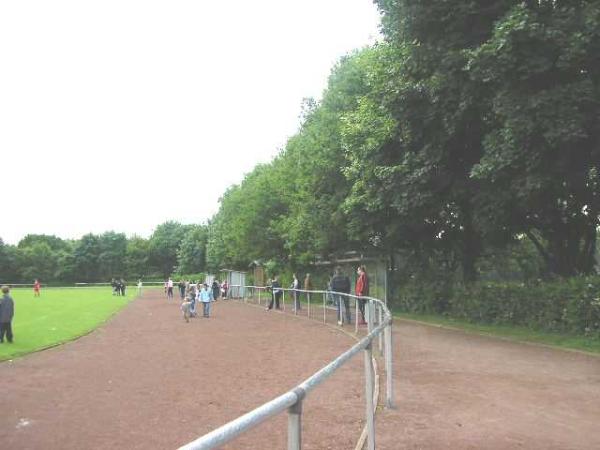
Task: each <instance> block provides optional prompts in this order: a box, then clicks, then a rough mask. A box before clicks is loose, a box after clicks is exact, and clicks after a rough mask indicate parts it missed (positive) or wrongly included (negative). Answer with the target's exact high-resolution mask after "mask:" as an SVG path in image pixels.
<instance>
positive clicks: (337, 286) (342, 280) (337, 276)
mask: <svg viewBox="0 0 600 450" xmlns="http://www.w3.org/2000/svg"><path fill="white" fill-rule="evenodd" d="M327 290H328V291H331V292H332V295H333V299H334V303H335V305H336V309H337V320H338V325H343V324H344V319H343V316H342V303H343V305H344V310H345V313H346V314H345V316H346V317H345V318H346V323H352V313H351V312H350V297H348V296H347V295H340V294H350V278H349V277H348V276H347V275H345V274H344V272H343V271H342V268H341V267H339V266H338V267H336V268H335V272H334V274H333V276H332V277H331V279H330V280H329V286H328V289H327ZM354 294H355V295H356V296H357V297H358V298H357V299H356V301H357V302H358V310H359V312H360V316H361V320H360V321H359V322H358V324H359V325H366V324H367V321H366V320H365V304H366V302H367V301H366V300H365V299H363V298H361V297H368V296H369V276H368V275H367V269H366V267H365V266H363V265H361V266H359V267H358V268H357V269H356V284H355V285H354Z"/></svg>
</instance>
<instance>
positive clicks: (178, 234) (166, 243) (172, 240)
mask: <svg viewBox="0 0 600 450" xmlns="http://www.w3.org/2000/svg"><path fill="white" fill-rule="evenodd" d="M189 229H190V226H189V225H182V224H180V223H179V222H175V221H168V222H165V223H163V224H160V225H159V226H157V227H156V229H155V230H154V232H153V233H152V236H150V245H149V251H150V254H149V258H148V262H149V263H150V265H151V266H153V267H155V268H156V269H157V270H158V271H159V272H160V273H161V274H162V275H163V276H168V275H170V274H171V273H173V272H174V271H175V270H176V269H177V251H178V250H179V246H180V245H181V242H182V241H183V239H184V237H185V235H186V233H187V231H188V230H189Z"/></svg>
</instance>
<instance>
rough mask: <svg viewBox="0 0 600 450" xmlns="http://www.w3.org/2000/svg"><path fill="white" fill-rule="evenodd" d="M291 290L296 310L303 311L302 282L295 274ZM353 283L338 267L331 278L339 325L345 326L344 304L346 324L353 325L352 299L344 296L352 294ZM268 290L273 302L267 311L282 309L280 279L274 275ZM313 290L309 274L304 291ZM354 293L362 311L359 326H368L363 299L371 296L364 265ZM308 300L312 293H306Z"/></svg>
mask: <svg viewBox="0 0 600 450" xmlns="http://www.w3.org/2000/svg"><path fill="white" fill-rule="evenodd" d="M290 289H292V296H293V299H294V309H295V310H296V311H299V310H300V309H301V302H300V294H301V291H300V289H301V288H300V280H299V279H298V277H297V276H296V274H295V273H294V274H293V276H292V284H291V285H290ZM350 289H351V283H350V278H349V277H348V276H347V275H345V274H344V272H343V270H342V268H341V267H339V266H338V267H336V268H335V272H334V273H333V275H332V276H331V278H330V280H329V283H328V285H327V290H328V291H330V292H331V296H332V298H333V302H334V303H335V305H336V308H337V320H338V325H340V326H341V325H343V324H344V317H343V316H342V304H343V305H344V310H345V319H346V323H352V313H351V311H350V297H348V296H347V295H343V294H350ZM267 290H268V291H269V292H270V293H271V301H270V302H269V305H268V306H267V307H266V310H267V311H270V310H272V309H273V306H275V309H281V306H280V302H281V297H282V295H283V288H282V286H281V283H280V281H279V277H278V276H277V275H274V276H273V278H271V279H270V280H269V281H268V283H267ZM311 290H313V285H312V280H311V278H310V274H309V273H307V274H306V277H305V278H304V291H311ZM354 293H355V295H356V296H357V297H358V299H357V302H358V309H359V311H360V315H361V320H360V321H359V322H358V323H359V325H366V323H367V322H366V320H365V304H366V300H365V299H363V298H361V297H368V296H369V276H368V275H367V269H366V267H365V266H364V265H361V266H359V267H358V268H357V278H356V284H355V286H354ZM306 296H307V299H310V292H306Z"/></svg>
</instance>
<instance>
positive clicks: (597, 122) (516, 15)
mask: <svg viewBox="0 0 600 450" xmlns="http://www.w3.org/2000/svg"><path fill="white" fill-rule="evenodd" d="M470 58H471V60H470V63H469V68H470V73H471V74H472V77H473V79H475V80H476V81H478V82H480V83H482V84H483V85H484V86H485V88H486V89H487V90H489V91H490V92H491V93H492V94H491V97H492V105H493V107H492V111H491V114H490V121H491V122H492V123H493V129H492V130H490V132H489V133H488V134H487V135H486V136H485V139H484V155H483V157H482V159H481V161H480V162H479V163H478V164H477V165H476V166H475V167H474V168H473V169H472V175H473V177H474V178H476V179H479V180H482V181H485V182H486V183H487V185H488V186H489V187H490V189H491V190H492V191H493V192H494V194H495V195H493V196H490V198H489V200H490V201H489V205H490V208H489V217H490V218H492V220H493V221H494V223H496V224H501V225H502V226H504V227H505V228H506V229H509V230H511V231H512V232H513V233H523V234H526V235H527V236H528V237H529V238H530V239H531V240H532V242H533V243H534V244H535V245H536V247H537V249H538V250H539V252H540V254H541V255H542V256H543V257H544V259H545V261H546V264H547V268H548V270H549V271H550V272H552V273H555V274H558V275H563V276H570V275H576V274H587V273H590V272H592V271H593V270H594V263H595V260H594V254H595V251H596V236H597V228H598V225H599V222H598V218H599V214H600V145H599V143H600V4H599V3H598V2H597V1H577V2H562V1H527V2H518V3H516V4H515V5H514V6H513V7H512V9H511V10H510V12H509V13H508V14H506V15H505V16H504V17H503V18H502V19H501V20H500V21H499V22H498V23H497V25H496V28H495V31H494V34H493V36H491V37H490V39H489V40H488V41H487V42H486V43H484V44H483V45H481V46H480V47H478V48H476V49H473V50H472V51H471V52H470Z"/></svg>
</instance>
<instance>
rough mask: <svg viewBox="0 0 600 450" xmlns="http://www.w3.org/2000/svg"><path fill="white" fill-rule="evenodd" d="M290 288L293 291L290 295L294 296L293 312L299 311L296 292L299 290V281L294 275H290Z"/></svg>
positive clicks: (298, 293)
mask: <svg viewBox="0 0 600 450" xmlns="http://www.w3.org/2000/svg"><path fill="white" fill-rule="evenodd" d="M290 287H291V288H292V289H293V290H292V295H293V296H294V310H295V311H300V309H301V308H300V292H298V290H299V289H300V281H298V277H297V276H296V274H293V275H292V285H291V286H290Z"/></svg>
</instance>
